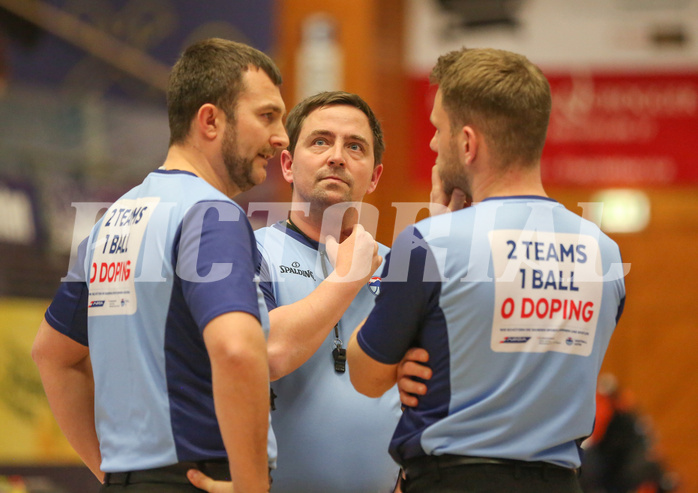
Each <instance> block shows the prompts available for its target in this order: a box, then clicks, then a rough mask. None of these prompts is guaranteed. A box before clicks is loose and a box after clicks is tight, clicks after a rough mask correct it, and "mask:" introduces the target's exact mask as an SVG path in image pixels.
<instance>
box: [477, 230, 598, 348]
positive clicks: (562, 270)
mask: <svg viewBox="0 0 698 493" xmlns="http://www.w3.org/2000/svg"><path fill="white" fill-rule="evenodd" d="M489 239H490V245H491V248H492V261H493V266H494V273H495V305H494V317H493V324H492V340H491V347H492V350H493V351H497V352H546V351H558V352H561V353H567V354H577V355H581V356H588V355H589V354H591V350H592V347H593V345H594V336H595V334H596V326H597V321H598V312H599V308H600V304H601V296H602V292H603V275H602V272H601V257H600V254H599V244H598V242H597V240H596V239H595V238H593V237H592V236H588V235H580V234H568V233H548V232H540V231H527V230H523V231H522V230H496V231H493V232H491V233H490V235H489Z"/></svg>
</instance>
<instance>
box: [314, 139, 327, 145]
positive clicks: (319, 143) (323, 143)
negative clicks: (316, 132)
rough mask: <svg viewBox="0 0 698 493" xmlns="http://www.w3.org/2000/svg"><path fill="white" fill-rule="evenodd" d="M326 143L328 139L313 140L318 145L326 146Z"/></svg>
mask: <svg viewBox="0 0 698 493" xmlns="http://www.w3.org/2000/svg"><path fill="white" fill-rule="evenodd" d="M325 144H327V141H326V140H325V139H315V140H314V141H313V145H316V146H324V145H325Z"/></svg>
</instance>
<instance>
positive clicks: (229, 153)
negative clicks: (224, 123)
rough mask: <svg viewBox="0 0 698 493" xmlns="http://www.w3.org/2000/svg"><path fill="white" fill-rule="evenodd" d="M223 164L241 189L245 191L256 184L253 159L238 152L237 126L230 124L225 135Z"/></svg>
mask: <svg viewBox="0 0 698 493" xmlns="http://www.w3.org/2000/svg"><path fill="white" fill-rule="evenodd" d="M222 152H223V164H225V169H226V171H227V172H228V176H229V177H230V179H231V180H232V181H233V183H235V185H236V186H237V187H238V188H239V189H240V191H241V192H245V191H247V190H249V189H251V188H252V187H254V186H255V185H256V183H255V182H254V180H253V179H252V167H253V165H254V160H253V159H244V158H242V157H240V156H239V155H238V153H237V132H236V131H235V127H233V126H232V125H231V126H228V127H226V129H225V135H224V136H223V146H222Z"/></svg>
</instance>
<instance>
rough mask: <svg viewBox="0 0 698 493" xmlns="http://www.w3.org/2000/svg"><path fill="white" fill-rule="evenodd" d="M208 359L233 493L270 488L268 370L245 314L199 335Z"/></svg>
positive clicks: (257, 333)
mask: <svg viewBox="0 0 698 493" xmlns="http://www.w3.org/2000/svg"><path fill="white" fill-rule="evenodd" d="M204 338H205V341H206V346H207V348H208V350H209V355H210V357H211V370H212V379H213V397H214V402H215V406H216V416H217V418H218V423H219V426H220V430H221V434H222V436H223V442H224V444H225V448H226V451H227V453H228V459H229V461H230V474H231V478H232V480H233V483H234V485H235V491H236V493H260V492H266V491H267V490H268V488H269V469H268V458H267V436H268V430H269V369H268V362H267V357H266V341H265V339H264V334H263V333H262V330H261V328H260V326H259V322H257V320H256V319H255V318H254V317H252V316H251V315H248V314H244V313H234V314H227V315H224V316H222V317H219V319H217V320H216V321H215V323H214V322H211V324H209V326H207V327H206V329H205V330H204Z"/></svg>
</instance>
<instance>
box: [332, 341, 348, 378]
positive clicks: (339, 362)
mask: <svg viewBox="0 0 698 493" xmlns="http://www.w3.org/2000/svg"><path fill="white" fill-rule="evenodd" d="M332 357H333V358H334V371H336V372H339V373H344V372H345V371H346V369H347V350H346V349H344V348H341V347H336V348H334V350H333V351H332Z"/></svg>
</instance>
